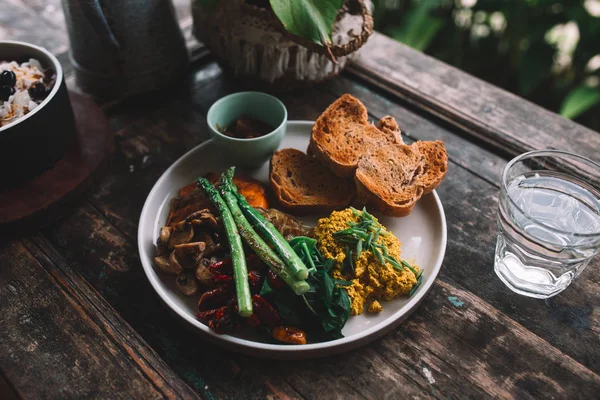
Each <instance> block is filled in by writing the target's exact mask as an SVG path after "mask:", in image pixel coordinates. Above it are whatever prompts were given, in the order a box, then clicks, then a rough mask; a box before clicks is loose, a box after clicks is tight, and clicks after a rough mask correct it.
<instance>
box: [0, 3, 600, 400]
mask: <svg viewBox="0 0 600 400" xmlns="http://www.w3.org/2000/svg"><path fill="white" fill-rule="evenodd" d="M177 3H178V4H179V3H182V2H180V1H179V2H177ZM50 6H52V7H54V8H53V9H52V8H51V7H50ZM3 7H4V9H3V11H2V12H3V13H4V12H5V11H6V10H7V9H8V10H9V11H8V14H5V15H8V17H11V15H12V17H13V18H7V19H6V21H3V22H2V24H3V26H2V29H0V38H7V37H9V38H23V39H24V40H29V41H32V42H36V43H39V44H42V45H46V46H48V47H50V48H51V49H52V50H53V51H56V52H57V53H59V57H60V58H61V60H63V62H64V64H65V67H66V69H67V71H68V75H69V78H68V81H69V82H70V86H71V88H72V89H74V90H76V87H75V85H74V81H73V78H72V76H71V72H70V67H69V66H68V59H67V57H66V55H65V54H64V51H65V50H66V48H67V45H68V43H67V42H66V35H65V34H64V31H61V30H60V29H56V27H61V25H60V23H61V18H62V15H61V14H60V7H59V5H58V0H53V1H50V2H39V1H36V0H9V1H8V5H6V6H4V5H3ZM11 12H12V14H10V13H11ZM181 14H182V15H183V18H182V21H181V22H182V26H183V28H184V30H185V31H186V33H187V34H188V37H189V30H190V29H189V28H190V19H189V17H188V16H186V10H185V8H183V7H182V8H181ZM36 19H39V20H38V21H37V22H35V21H34V20H36ZM15 20H16V21H17V22H14V21H15ZM11 21H13V22H11ZM57 21H58V22H57ZM5 23H6V25H4V24H5ZM34 24H35V25H36V26H37V27H38V31H37V33H31V32H30V31H29V30H27V29H21V28H20V27H23V26H33V25H34ZM5 26H8V28H6V29H5ZM48 27H50V28H48ZM53 32H58V33H53ZM189 44H190V46H191V48H192V54H193V55H194V57H193V58H194V62H193V63H192V65H191V68H190V72H189V76H188V77H187V81H186V84H185V85H183V86H182V87H180V88H174V90H173V93H171V94H169V95H166V97H165V94H162V95H160V96H159V95H155V96H146V97H145V98H143V99H132V100H127V101H123V102H112V103H102V105H103V108H104V111H105V113H106V114H107V115H108V117H109V119H110V123H111V126H112V129H113V131H114V134H115V137H116V149H117V150H116V155H115V157H114V160H113V161H112V163H111V165H110V167H109V168H108V169H107V170H106V171H105V176H104V178H103V179H102V180H101V181H100V182H98V183H97V184H96V185H95V186H93V187H92V188H91V189H90V190H89V191H88V192H87V193H86V195H85V196H84V197H83V199H81V201H80V202H79V203H78V204H77V205H76V206H75V207H74V208H72V209H68V210H65V213H64V214H65V216H64V218H63V219H61V220H60V221H59V222H56V223H53V224H51V225H50V226H48V227H47V228H43V229H40V230H39V231H37V232H35V233H34V234H32V235H30V236H27V237H23V238H20V239H14V240H11V241H8V242H4V243H1V244H0V327H1V328H0V338H1V339H0V371H1V373H2V379H1V380H0V397H1V398H12V397H17V398H18V397H23V398H31V399H38V398H48V399H57V398H111V399H113V398H127V399H128V398H139V399H148V398H180V397H181V398H195V397H201V398H205V399H213V398H214V399H247V398H268V399H285V398H307V399H317V398H318V399H324V398H339V399H350V398H369V399H383V398H389V399H397V398H444V399H446V398H456V399H464V398H486V397H498V398H516V399H526V398H565V399H583V398H598V396H599V395H600V340H599V335H600V307H599V305H600V269H599V267H600V259H598V258H597V259H596V260H595V261H594V262H592V263H591V264H590V265H589V266H588V267H587V269H586V270H585V271H584V273H583V274H582V275H581V276H580V277H579V278H578V279H577V280H576V281H575V283H573V284H572V285H571V287H569V288H568V289H567V290H566V291H565V292H564V293H562V294H560V295H559V296H556V297H554V298H552V299H549V300H545V301H544V300H535V299H530V298H526V297H522V296H518V295H516V294H513V293H512V292H511V291H509V290H508V289H507V288H506V287H505V286H504V285H503V284H502V283H501V282H500V280H499V279H498V278H497V277H496V275H495V274H494V271H493V257H494V245H495V240H496V208H497V197H498V182H499V181H500V179H499V177H500V173H501V171H502V168H503V167H504V166H505V164H506V162H507V160H509V159H510V158H511V157H512V156H514V155H516V154H518V153H522V152H524V151H526V150H530V149H538V148H557V149H564V150H569V151H574V152H577V153H580V154H583V155H587V156H589V157H591V158H593V159H595V160H599V158H600V134H598V133H596V132H593V131H590V130H588V129H586V128H584V127H582V126H579V125H577V124H575V123H573V122H571V121H568V120H566V119H563V118H561V117H559V116H558V115H555V114H553V113H550V112H548V111H545V110H543V109H541V108H539V107H537V106H535V105H533V104H531V103H528V102H526V101H525V100H523V99H520V98H518V97H516V96H513V95H511V94H509V93H507V92H504V91H502V90H500V89H498V88H496V87H493V86H491V85H488V84H486V83H484V82H482V81H480V80H478V79H476V78H474V77H472V76H469V75H467V74H465V73H463V72H461V71H459V70H456V69H454V68H452V67H449V66H448V65H445V64H443V63H440V62H438V61H436V60H434V59H432V58H430V57H427V56H425V55H423V54H421V53H418V52H416V51H414V50H411V49H409V48H407V47H405V46H403V45H401V44H398V43H396V42H394V41H392V40H391V39H389V38H386V37H384V36H381V35H379V34H376V35H374V36H373V37H372V38H371V39H370V41H369V43H368V45H367V46H366V47H365V49H364V51H363V52H362V55H361V56H360V58H359V59H358V60H357V61H356V62H355V63H354V64H353V66H351V67H350V68H349V69H348V70H347V71H346V72H345V73H344V74H343V75H342V76H341V77H339V78H337V79H334V80H332V81H330V82H328V83H326V84H323V85H319V86H318V87H315V88H312V89H308V90H305V91H303V92H301V93H294V94H289V95H282V96H280V98H281V99H282V100H283V101H284V103H285V104H286V106H287V108H288V110H289V114H290V119H307V120H312V119H315V118H316V117H317V116H318V115H319V113H320V112H321V111H322V110H323V109H324V108H325V107H326V106H327V105H328V104H329V103H331V102H332V101H333V100H334V99H335V98H336V97H338V96H339V95H341V94H343V93H351V94H353V95H355V96H357V97H358V98H360V99H361V100H362V101H363V102H364V103H365V104H366V106H367V108H368V109H369V113H370V117H371V118H372V119H374V120H376V119H378V118H380V117H382V116H384V115H386V114H390V115H393V116H395V117H396V118H397V119H398V120H399V122H400V124H401V126H402V127H403V128H405V129H406V130H407V131H408V132H410V140H411V141H412V140H416V139H423V140H435V139H441V140H443V141H444V142H445V143H446V147H447V149H448V153H449V157H450V166H449V171H448V174H447V176H446V178H445V180H444V182H443V184H442V185H441V186H440V187H439V188H438V193H439V195H440V197H441V200H442V202H443V204H444V207H445V211H446V216H447V220H448V248H447V251H446V257H445V260H444V263H443V267H442V271H441V273H440V275H439V277H438V279H437V281H436V282H435V284H434V286H433V288H432V290H431V292H430V293H429V295H428V296H427V297H426V299H425V301H424V302H423V303H422V305H421V306H420V308H419V309H418V310H417V311H416V312H415V313H414V314H413V315H412V316H411V317H410V318H409V319H408V320H407V321H406V322H405V323H403V324H402V325H401V326H399V327H398V328H397V329H395V330H394V331H393V332H392V333H390V334H388V335H386V336H385V337H383V338H381V339H379V340H377V341H376V342H374V343H372V344H370V345H368V346H365V347H363V348H360V349H357V350H354V351H351V352H349V353H346V354H342V355H339V356H335V357H329V358H323V359H318V360H314V361H302V362H280V361H268V360H261V359H257V358H253V357H248V356H243V355H240V354H236V353H232V352H229V351H225V350H223V349H221V348H219V347H216V346H214V345H212V344H209V343H208V342H206V341H204V340H203V339H201V338H199V337H198V336H197V335H195V334H194V333H192V332H190V331H188V330H186V329H184V328H182V326H181V325H180V324H179V323H178V322H177V320H176V319H175V318H174V317H172V316H171V314H169V312H167V311H166V309H165V307H164V306H163V304H162V303H161V302H160V300H159V299H158V297H157V296H156V295H155V294H154V292H153V290H152V288H151V287H150V285H149V283H148V282H147V280H146V278H145V275H144V273H143V271H142V267H141V265H140V260H139V258H138V252H137V244H136V233H137V223H138V217H139V214H140V210H141V207H142V205H143V203H144V200H145V199H146V196H147V194H148V192H149V190H150V189H151V187H152V186H153V185H154V183H155V181H156V180H157V179H158V177H159V176H160V175H161V174H162V173H163V171H164V170H165V169H166V168H167V167H168V166H169V165H170V164H171V163H172V162H173V161H175V160H176V159H177V158H178V157H180V156H181V155H182V154H184V153H185V152H186V151H188V150H189V149H191V148H192V147H194V146H196V145H198V144H199V143H202V142H203V141H205V140H207V138H208V132H207V127H206V122H205V115H206V112H207V110H208V108H209V106H210V105H211V104H212V103H213V102H214V101H215V100H217V99H218V98H220V97H222V96H224V95H226V94H228V93H231V92H235V91H238V90H240V89H241V88H242V87H241V86H240V84H239V83H238V82H237V81H236V80H235V79H234V78H233V77H231V76H229V75H227V74H226V73H224V72H223V70H222V69H221V67H220V66H219V65H218V64H217V63H216V62H215V61H214V60H213V58H212V57H211V55H210V53H209V52H208V51H206V50H205V49H204V48H203V47H202V46H201V45H199V44H197V43H195V42H194V41H193V40H192V39H190V40H189Z"/></svg>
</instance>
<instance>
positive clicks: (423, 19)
mask: <svg viewBox="0 0 600 400" xmlns="http://www.w3.org/2000/svg"><path fill="white" fill-rule="evenodd" d="M439 3H440V2H439V1H438V0H423V1H421V2H418V3H416V4H415V6H414V8H412V9H411V10H409V11H408V12H407V13H406V14H405V15H404V16H403V17H402V20H401V21H400V23H399V24H398V26H397V27H394V28H392V29H389V30H388V31H386V32H385V33H387V34H388V35H390V36H391V37H393V38H394V39H396V40H397V41H399V42H402V43H404V44H406V45H407V46H410V47H412V48H414V49H417V50H420V51H423V50H426V49H427V48H428V47H429V45H430V44H431V42H432V41H433V39H435V37H436V36H437V34H438V32H439V31H440V29H442V28H443V27H444V25H446V23H447V21H445V20H443V19H441V18H437V17H433V16H431V15H430V12H431V11H432V10H434V9H435V7H437V6H438V5H439Z"/></svg>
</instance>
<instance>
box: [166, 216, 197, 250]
mask: <svg viewBox="0 0 600 400" xmlns="http://www.w3.org/2000/svg"><path fill="white" fill-rule="evenodd" d="M173 229H174V231H172V232H171V235H170V237H169V245H168V247H169V249H173V248H174V247H175V245H178V244H184V243H189V242H190V241H191V240H192V238H193V237H194V228H193V227H192V225H191V224H188V223H186V222H180V223H177V224H175V225H174V226H173Z"/></svg>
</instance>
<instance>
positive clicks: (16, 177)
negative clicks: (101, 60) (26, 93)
mask: <svg viewBox="0 0 600 400" xmlns="http://www.w3.org/2000/svg"><path fill="white" fill-rule="evenodd" d="M30 58H35V59H36V60H38V61H39V62H40V64H42V67H43V68H44V71H45V73H46V76H48V74H55V76H56V79H55V81H54V85H53V87H52V88H51V90H50V93H49V94H48V96H47V97H46V98H45V99H44V101H43V102H42V103H41V104H39V105H38V106H37V107H36V108H35V109H33V111H31V112H29V113H28V114H27V115H25V116H23V117H21V118H19V119H17V120H15V121H13V122H12V123H10V124H8V125H5V126H3V127H0V188H2V187H7V186H14V185H16V184H18V183H20V182H23V181H24V180H28V179H30V178H32V177H34V176H36V175H39V174H40V173H41V172H43V171H44V170H46V169H48V168H50V167H52V165H53V164H54V163H55V162H56V161H57V160H58V159H60V158H61V156H62V155H63V153H64V151H65V149H66V147H67V145H68V144H69V143H70V142H71V141H72V140H73V138H74V136H75V119H74V116H73V109H72V108H71V102H70V101H69V93H68V91H67V86H66V84H65V78H64V75H63V69H62V67H61V65H60V63H59V61H58V60H57V59H56V57H54V56H53V55H52V54H51V53H50V52H48V51H47V50H45V49H43V48H41V47H38V46H34V45H32V44H29V43H24V42H15V41H0V61H9V62H10V61H17V62H23V61H26V60H28V59H30Z"/></svg>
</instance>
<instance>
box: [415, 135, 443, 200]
mask: <svg viewBox="0 0 600 400" xmlns="http://www.w3.org/2000/svg"><path fill="white" fill-rule="evenodd" d="M411 147H416V148H417V149H418V150H419V151H420V152H421V154H422V155H423V157H424V163H423V173H422V174H421V177H420V179H419V181H420V184H421V185H422V186H423V194H427V193H430V192H432V191H433V189H435V188H436V187H437V186H438V185H439V184H440V183H441V182H442V179H444V176H446V171H447V170H448V154H447V153H446V146H445V145H444V142H442V141H440V140H437V141H435V142H422V141H418V142H415V143H413V144H412V145H411Z"/></svg>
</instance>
